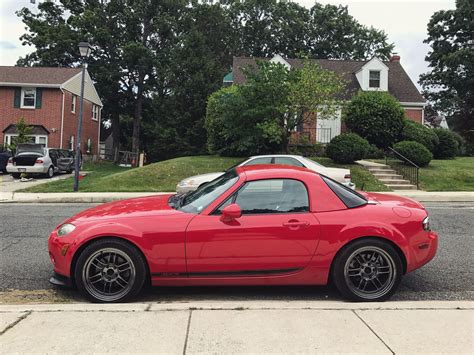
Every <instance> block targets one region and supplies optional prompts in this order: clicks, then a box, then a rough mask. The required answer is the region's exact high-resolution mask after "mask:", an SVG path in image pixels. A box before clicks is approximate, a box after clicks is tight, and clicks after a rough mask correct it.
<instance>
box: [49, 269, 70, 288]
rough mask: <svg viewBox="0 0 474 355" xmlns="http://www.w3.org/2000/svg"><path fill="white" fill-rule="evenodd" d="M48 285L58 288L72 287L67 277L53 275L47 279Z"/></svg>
mask: <svg viewBox="0 0 474 355" xmlns="http://www.w3.org/2000/svg"><path fill="white" fill-rule="evenodd" d="M49 283H50V284H52V285H54V286H58V287H72V282H71V279H70V278H69V277H66V276H63V275H60V274H58V273H56V272H55V273H53V276H51V278H50V279H49Z"/></svg>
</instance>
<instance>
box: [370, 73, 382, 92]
mask: <svg viewBox="0 0 474 355" xmlns="http://www.w3.org/2000/svg"><path fill="white" fill-rule="evenodd" d="M369 88H380V70H371V71H370V72H369Z"/></svg>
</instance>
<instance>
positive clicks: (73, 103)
mask: <svg viewBox="0 0 474 355" xmlns="http://www.w3.org/2000/svg"><path fill="white" fill-rule="evenodd" d="M76 106H77V95H76V94H71V113H76Z"/></svg>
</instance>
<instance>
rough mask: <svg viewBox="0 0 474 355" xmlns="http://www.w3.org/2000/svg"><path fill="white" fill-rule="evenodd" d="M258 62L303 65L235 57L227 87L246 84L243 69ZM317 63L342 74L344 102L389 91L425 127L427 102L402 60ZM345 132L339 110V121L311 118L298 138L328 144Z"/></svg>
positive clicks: (276, 59)
mask: <svg viewBox="0 0 474 355" xmlns="http://www.w3.org/2000/svg"><path fill="white" fill-rule="evenodd" d="M257 60H263V61H270V62H276V63H281V64H283V65H284V66H286V67H287V68H288V69H290V68H301V67H302V65H303V61H302V60H300V59H292V58H283V57H282V56H280V55H276V56H274V57H273V58H253V57H234V59H233V65H232V72H230V73H228V74H227V75H226V76H225V77H224V80H223V85H224V86H228V85H232V84H238V85H239V84H244V83H245V80H246V79H245V75H244V73H243V70H242V68H247V67H250V68H251V67H255V66H256V61H257ZM314 61H315V62H316V63H317V64H319V65H320V66H321V67H322V68H323V69H326V70H331V71H334V72H336V73H338V74H339V75H340V76H341V77H342V78H343V79H344V80H345V81H346V82H347V87H346V91H345V93H344V96H343V97H342V99H343V100H346V101H350V100H351V98H352V97H353V96H354V95H355V94H356V93H357V92H358V91H359V90H364V91H388V92H389V93H390V94H391V95H392V96H394V97H395V98H396V99H397V100H398V101H399V102H400V104H401V105H402V107H403V108H404V109H405V113H406V116H407V117H408V118H409V119H411V120H413V121H416V122H419V123H421V124H424V111H425V106H426V101H425V99H424V98H423V96H422V95H421V94H420V92H419V91H418V89H417V88H416V86H415V84H414V83H413V82H412V81H411V79H410V77H409V76H408V74H407V73H406V72H405V70H404V69H403V67H402V65H401V64H400V56H397V55H396V56H392V58H391V59H390V60H389V61H382V60H380V59H379V58H377V57H374V58H372V59H371V60H367V61H360V60H332V59H314ZM344 131H345V127H344V124H343V123H342V122H341V110H338V111H337V112H336V117H335V118H328V119H324V118H322V117H317V113H316V114H313V115H311V118H310V120H309V122H307V123H306V122H305V124H304V125H303V127H299V128H298V132H295V134H294V137H298V136H301V135H302V134H305V135H306V136H307V137H309V139H310V141H312V142H320V143H328V142H329V141H330V140H331V139H332V138H333V137H335V136H337V135H339V134H340V133H341V132H344Z"/></svg>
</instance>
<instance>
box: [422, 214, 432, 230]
mask: <svg viewBox="0 0 474 355" xmlns="http://www.w3.org/2000/svg"><path fill="white" fill-rule="evenodd" d="M422 223H423V229H424V230H425V231H427V232H429V231H430V230H431V228H430V218H429V217H428V216H426V218H425V219H424V220H423V222H422Z"/></svg>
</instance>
